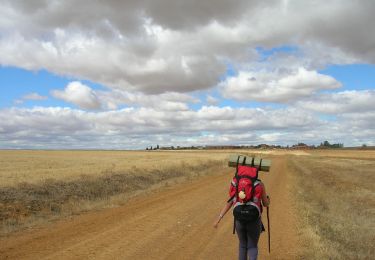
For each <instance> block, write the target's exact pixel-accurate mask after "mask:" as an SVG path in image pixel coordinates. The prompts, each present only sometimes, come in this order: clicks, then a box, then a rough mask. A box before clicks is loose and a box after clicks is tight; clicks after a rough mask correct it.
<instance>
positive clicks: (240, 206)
mask: <svg viewBox="0 0 375 260" xmlns="http://www.w3.org/2000/svg"><path fill="white" fill-rule="evenodd" d="M245 160H246V157H245V158H244V160H243V162H242V165H239V162H238V161H239V158H238V159H237V167H236V173H235V176H234V177H233V180H232V182H231V187H230V190H229V195H230V197H231V198H230V199H229V200H228V202H229V201H231V200H232V201H233V200H234V202H235V204H234V208H233V216H234V218H235V220H239V221H241V222H251V221H255V220H257V219H259V218H260V215H261V212H262V206H261V196H262V189H261V187H260V185H259V184H260V180H258V170H259V168H260V165H261V163H262V162H260V165H259V167H255V166H254V158H253V159H252V160H253V161H252V164H251V166H246V165H244V164H245Z"/></svg>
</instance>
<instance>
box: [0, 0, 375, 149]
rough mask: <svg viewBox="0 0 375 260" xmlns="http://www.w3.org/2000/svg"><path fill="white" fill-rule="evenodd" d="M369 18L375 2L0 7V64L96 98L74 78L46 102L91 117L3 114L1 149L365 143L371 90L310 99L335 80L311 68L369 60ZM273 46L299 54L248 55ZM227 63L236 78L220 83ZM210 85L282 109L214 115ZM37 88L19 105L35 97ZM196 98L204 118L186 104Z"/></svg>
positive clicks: (372, 41)
mask: <svg viewBox="0 0 375 260" xmlns="http://www.w3.org/2000/svg"><path fill="white" fill-rule="evenodd" d="M72 10H73V11H72ZM374 13H375V2H374V1H372V0H363V1H345V2H344V3H343V1H341V0H332V1H322V0H321V1H276V0H272V1H256V0H250V1H249V0H240V1H236V4H233V3H232V2H230V1H226V0H218V1H213V0H212V1H210V0H203V1H198V0H194V1H182V0H140V1H117V0H108V1H100V2H96V3H95V4H93V3H92V2H91V1H88V0H82V1H73V0H65V1H59V0H54V1H44V0H41V1H18V0H14V1H2V3H1V9H0V35H1V37H0V65H5V66H15V67H19V68H26V69H29V70H40V69H45V70H47V71H49V72H52V73H55V74H57V75H63V76H68V77H72V78H76V79H77V80H83V79H85V80H90V81H92V82H95V83H101V84H102V85H103V86H105V87H107V89H106V90H95V89H92V88H90V87H89V86H86V85H84V84H82V83H81V82H79V81H75V82H71V83H70V84H68V85H67V86H66V87H65V89H64V90H54V91H52V92H51V94H52V95H53V96H54V97H55V98H59V99H62V100H64V101H66V102H68V103H71V104H74V105H75V106H77V107H78V108H80V109H84V110H89V111H90V112H87V111H82V110H76V109H71V108H66V109H62V108H33V109H3V110H0V132H1V135H0V144H1V146H4V147H16V145H15V144H17V145H18V146H19V147H33V145H37V144H40V145H41V146H42V147H43V146H44V147H55V148H56V147H67V146H68V147H92V148H101V147H106V148H116V147H118V148H124V147H125V148H139V147H140V146H143V145H144V146H147V145H149V143H147V142H153V141H156V140H157V142H158V143H160V142H161V141H163V142H165V143H167V144H170V145H183V144H185V143H186V144H202V143H206V142H207V144H216V143H222V144H247V143H249V142H253V143H259V142H275V143H278V142H279V143H290V144H291V143H295V142H296V141H297V140H296V139H298V141H304V142H308V141H311V142H313V141H314V140H319V141H322V140H321V139H329V140H335V138H336V139H337V140H338V141H340V140H339V139H340V138H341V139H342V140H344V141H343V142H344V143H346V142H347V143H353V144H357V143H358V144H361V142H366V143H368V144H369V142H368V141H369V140H370V141H371V140H373V136H374V131H373V129H374V126H373V123H372V122H374V121H375V120H374V115H373V112H372V111H374V107H373V105H372V103H371V100H373V96H374V94H373V91H354V92H339V93H331V94H321V93H322V90H335V89H336V88H339V87H340V86H341V84H340V82H338V81H337V80H335V79H334V78H332V77H330V76H327V75H323V74H321V73H319V72H318V71H320V70H321V69H322V68H325V67H326V66H327V65H330V64H352V63H372V64H374V63H375V49H374V46H375V34H373V33H369V30H368V28H369V25H372V24H374V22H375V18H374V17H375V16H374ZM370 27H371V26H370ZM279 46H292V47H293V48H295V49H296V51H295V52H292V53H286V52H283V51H281V52H280V53H275V54H272V55H270V56H267V55H266V56H265V57H260V55H261V53H260V52H259V51H258V50H259V49H257V47H261V48H263V49H266V50H267V49H271V50H272V48H274V47H279ZM228 67H229V68H233V71H239V73H238V75H237V76H233V77H228V76H227V72H226V71H227V69H228ZM228 74H229V73H228ZM220 83H221V85H220V87H221V91H222V92H221V93H222V94H223V95H224V96H225V97H227V98H230V99H234V100H241V101H261V102H278V103H284V105H283V107H284V108H283V109H270V108H264V109H261V108H258V109H255V108H254V109H249V108H234V107H230V105H228V106H227V107H218V106H217V104H218V103H219V102H220V103H221V101H222V100H220V99H219V98H218V97H216V96H215V97H213V96H210V95H209V93H216V92H215V91H216V89H215V90H212V89H211V88H215V87H217V86H218V84H220ZM10 87H12V86H9V88H10ZM207 90H208V91H207ZM34 91H35V93H34V94H33V93H31V94H33V95H30V96H28V97H26V99H27V98H29V99H30V98H31V99H33V100H42V98H44V97H42V96H37V95H38V94H37V90H34ZM198 95H202V96H204V95H206V97H207V98H206V100H202V101H199V99H197V98H196V97H195V96H198ZM26 99H25V97H23V98H21V99H19V101H20V102H23V101H24V100H26ZM203 99H204V98H203ZM199 102H202V108H201V109H199V110H198V111H195V110H193V109H191V108H190V105H191V104H194V103H199ZM228 103H229V104H230V102H227V104H228ZM206 104H208V105H206ZM291 104H292V105H291ZM235 106H236V107H238V104H236V105H235ZM124 107H125V108H124ZM285 107H286V108H285ZM121 108H124V109H121ZM93 110H97V111H95V112H93ZM321 114H324V115H326V114H329V115H333V118H334V119H332V120H324V119H322V118H324V117H319V116H321ZM324 115H323V116H324ZM360 129H362V130H360ZM364 129H365V130H364ZM359 130H360V131H359ZM352 137H353V138H354V139H353V141H351V138H352ZM366 140H367V141H366Z"/></svg>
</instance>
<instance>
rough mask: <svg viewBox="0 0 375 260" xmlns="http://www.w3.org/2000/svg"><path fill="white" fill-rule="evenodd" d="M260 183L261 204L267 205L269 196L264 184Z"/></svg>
mask: <svg viewBox="0 0 375 260" xmlns="http://www.w3.org/2000/svg"><path fill="white" fill-rule="evenodd" d="M260 185H262V188H263V192H262V204H263V206H265V207H268V206H269V205H270V202H271V201H270V197H269V196H268V195H267V192H266V187H265V186H264V184H263V183H262V182H261V183H260Z"/></svg>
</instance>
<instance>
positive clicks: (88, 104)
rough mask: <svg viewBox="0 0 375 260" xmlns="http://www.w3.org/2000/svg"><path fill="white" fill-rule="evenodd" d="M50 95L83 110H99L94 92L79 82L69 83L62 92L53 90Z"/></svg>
mask: <svg viewBox="0 0 375 260" xmlns="http://www.w3.org/2000/svg"><path fill="white" fill-rule="evenodd" d="M51 94H52V96H54V97H55V98H58V99H62V100H64V101H66V102H68V103H72V104H74V105H76V106H78V107H80V108H83V109H99V108H101V104H100V101H99V99H98V97H97V95H96V92H95V91H94V90H92V89H91V88H90V87H88V86H86V85H84V84H82V83H81V82H79V81H73V82H70V83H69V84H68V85H67V86H66V88H65V89H64V90H63V91H61V90H53V91H51Z"/></svg>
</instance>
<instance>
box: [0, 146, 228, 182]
mask: <svg viewBox="0 0 375 260" xmlns="http://www.w3.org/2000/svg"><path fill="white" fill-rule="evenodd" d="M227 154H228V152H222V151H149V152H148V151H27V150H26V151H14V150H13V151H12V150H10V151H4V150H0V186H14V185H17V184H19V183H24V182H27V183H35V184H38V183H40V182H42V181H45V180H48V179H54V180H64V181H68V180H75V179H77V178H80V176H81V175H88V176H93V177H97V176H102V175H103V174H106V173H123V172H127V171H136V169H137V168H139V169H140V171H139V172H140V173H141V172H142V171H141V169H142V170H144V169H146V170H150V169H163V168H164V167H168V166H170V165H178V164H181V163H187V164H189V165H199V164H200V163H201V162H204V161H206V160H211V159H212V160H223V159H224V158H225V157H226V156H227Z"/></svg>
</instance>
